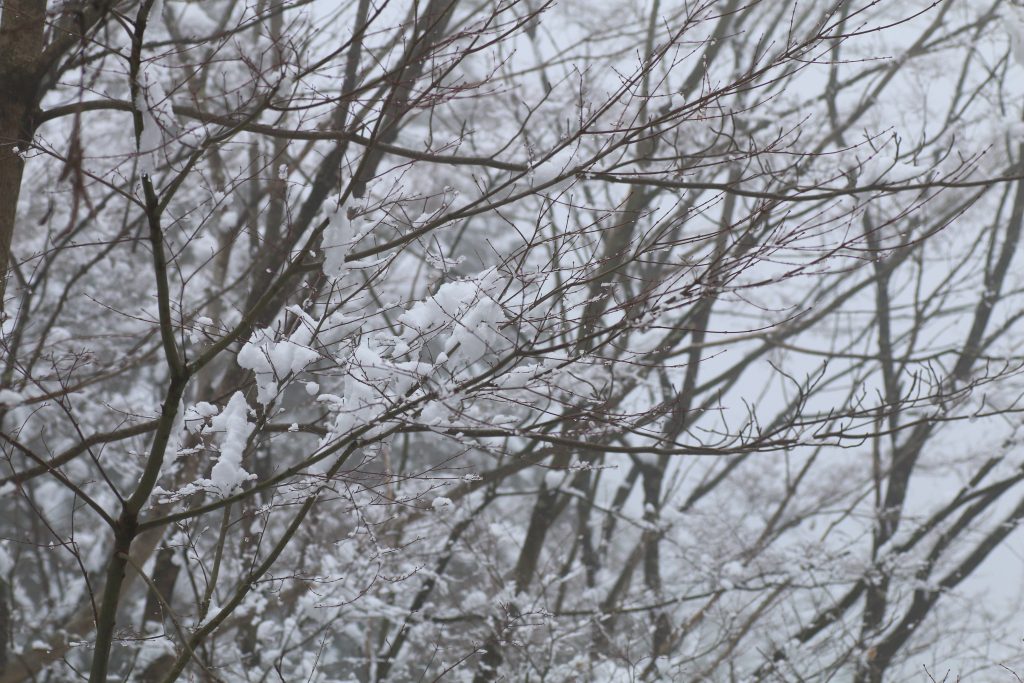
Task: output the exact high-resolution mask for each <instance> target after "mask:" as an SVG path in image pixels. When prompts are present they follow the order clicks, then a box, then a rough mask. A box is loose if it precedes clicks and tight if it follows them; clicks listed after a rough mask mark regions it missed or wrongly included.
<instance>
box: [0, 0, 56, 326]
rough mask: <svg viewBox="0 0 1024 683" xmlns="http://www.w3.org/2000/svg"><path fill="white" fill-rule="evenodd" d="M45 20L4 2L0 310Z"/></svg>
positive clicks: (37, 8)
mask: <svg viewBox="0 0 1024 683" xmlns="http://www.w3.org/2000/svg"><path fill="white" fill-rule="evenodd" d="M45 19H46V1H45V0H7V1H6V2H4V4H3V14H2V15H0V311H2V310H6V307H5V306H4V303H3V301H4V294H5V291H6V283H7V274H8V270H9V269H10V258H11V240H12V239H13V237H14V225H15V222H16V220H17V214H18V195H19V194H20V191H21V178H22V174H23V172H24V170H25V161H24V160H23V159H22V157H21V156H20V154H19V152H20V151H21V150H22V149H25V148H27V146H28V143H29V141H31V140H32V135H33V134H34V126H33V123H32V112H33V110H34V109H35V106H36V99H37V86H36V84H37V83H38V77H39V73H38V70H39V61H40V56H41V54H42V51H43V26H44V24H45Z"/></svg>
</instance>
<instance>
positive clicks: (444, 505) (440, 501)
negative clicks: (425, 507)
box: [430, 496, 455, 512]
mask: <svg viewBox="0 0 1024 683" xmlns="http://www.w3.org/2000/svg"><path fill="white" fill-rule="evenodd" d="M430 507H432V508H433V509H434V512H451V511H452V510H453V509H454V508H455V503H453V502H452V500H451V498H445V497H444V496H438V497H437V498H435V499H434V500H433V502H432V503H431V504H430Z"/></svg>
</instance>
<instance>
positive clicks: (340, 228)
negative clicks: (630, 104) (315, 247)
mask: <svg viewBox="0 0 1024 683" xmlns="http://www.w3.org/2000/svg"><path fill="white" fill-rule="evenodd" d="M355 238H356V229H355V226H354V225H352V221H350V220H349V219H348V217H347V216H345V214H344V213H342V211H341V209H337V210H335V212H334V214H333V215H332V216H331V218H330V221H329V222H328V224H327V227H326V228H325V229H324V234H323V241H322V245H323V250H324V266H323V269H324V275H327V276H328V277H334V278H340V277H341V276H343V275H344V274H345V271H346V267H345V257H346V256H347V255H348V252H349V251H350V250H351V248H352V244H353V242H354V241H355Z"/></svg>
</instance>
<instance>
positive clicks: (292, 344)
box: [238, 325, 320, 405]
mask: <svg viewBox="0 0 1024 683" xmlns="http://www.w3.org/2000/svg"><path fill="white" fill-rule="evenodd" d="M310 337H311V331H310V330H309V329H307V328H306V327H305V326H304V325H300V326H299V329H298V330H296V331H295V333H293V334H292V336H291V337H290V338H289V339H283V340H281V341H274V339H273V337H272V336H271V335H270V333H269V332H268V331H267V330H256V332H254V333H253V336H252V338H251V339H250V340H249V341H248V342H247V343H246V344H245V345H244V346H243V347H242V349H241V350H240V351H239V352H238V364H239V365H240V366H241V367H243V368H245V369H246V370H252V371H253V372H254V373H256V390H257V396H256V400H258V401H259V402H260V403H262V404H263V405H267V404H268V403H270V402H271V401H272V400H274V397H275V396H276V395H277V390H278V382H279V381H280V380H282V379H284V378H285V377H287V376H288V375H293V374H295V373H298V372H301V371H302V370H303V369H304V368H305V367H306V366H307V365H309V364H310V363H312V362H314V361H316V360H318V359H319V358H320V354H319V353H317V352H316V351H314V350H313V349H311V348H309V347H308V346H307V344H309V342H310V341H311V339H310ZM314 393H315V392H314Z"/></svg>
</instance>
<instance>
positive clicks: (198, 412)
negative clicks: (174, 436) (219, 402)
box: [185, 401, 218, 434]
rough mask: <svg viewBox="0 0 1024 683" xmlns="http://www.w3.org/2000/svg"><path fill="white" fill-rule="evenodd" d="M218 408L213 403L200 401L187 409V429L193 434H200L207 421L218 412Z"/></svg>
mask: <svg viewBox="0 0 1024 683" xmlns="http://www.w3.org/2000/svg"><path fill="white" fill-rule="evenodd" d="M217 411H218V408H217V406H215V405H213V404H212V403H207V402H206V401H200V402H199V403H197V404H195V405H194V406H191V407H189V408H186V409H185V429H187V430H188V431H189V432H191V433H192V434H198V433H199V431H200V430H201V429H202V428H203V426H204V425H205V424H206V421H207V420H208V419H209V418H211V417H213V416H214V415H216V414H217Z"/></svg>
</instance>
